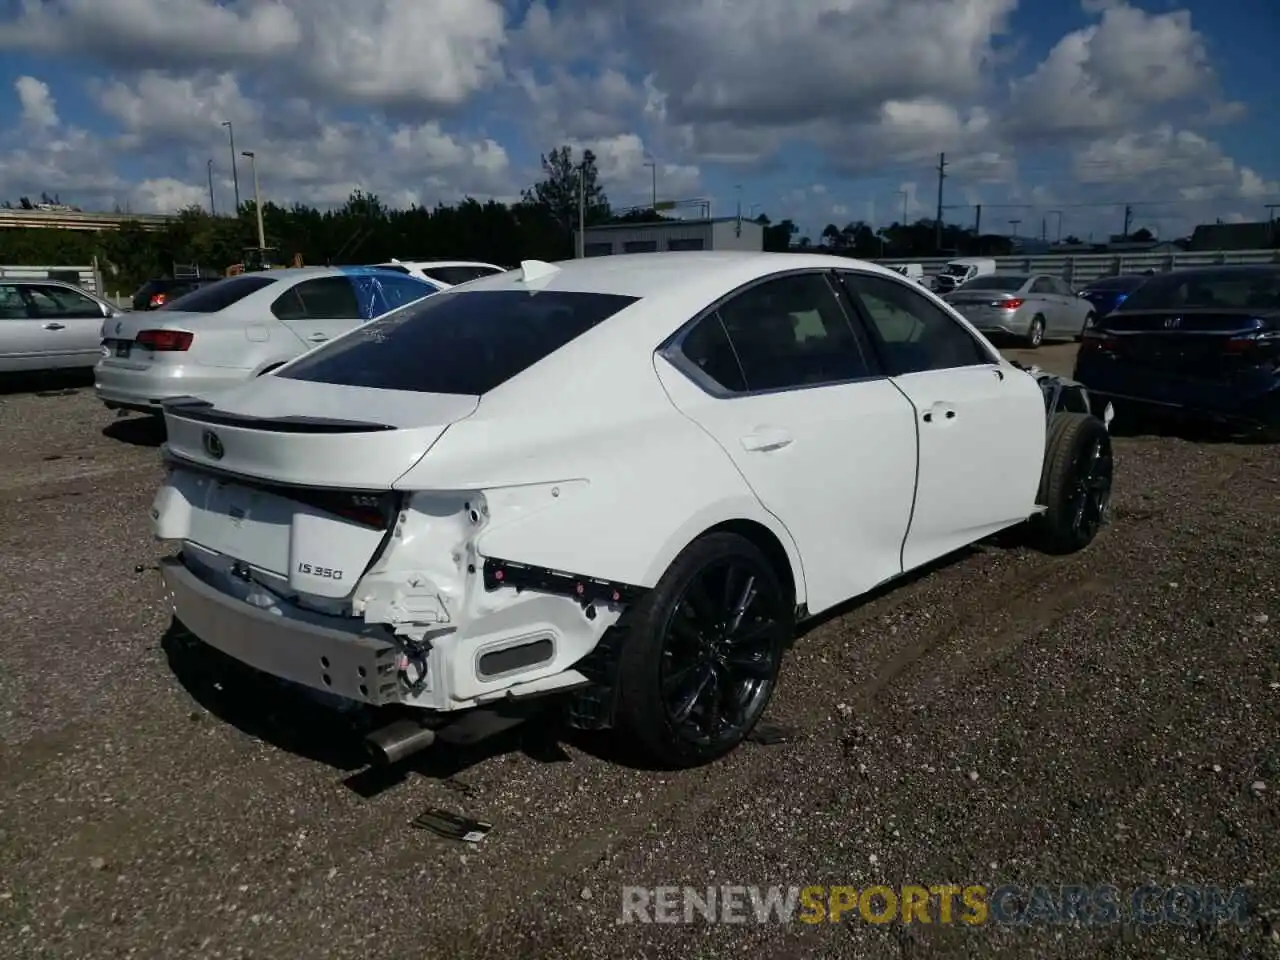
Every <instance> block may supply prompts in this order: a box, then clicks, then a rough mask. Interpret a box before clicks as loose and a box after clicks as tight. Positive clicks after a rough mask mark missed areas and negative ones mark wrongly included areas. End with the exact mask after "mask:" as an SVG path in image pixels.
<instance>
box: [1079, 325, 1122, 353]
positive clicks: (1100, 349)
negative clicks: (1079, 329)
mask: <svg viewBox="0 0 1280 960" xmlns="http://www.w3.org/2000/svg"><path fill="white" fill-rule="evenodd" d="M1119 346H1120V340H1119V338H1117V337H1113V336H1112V335H1111V334H1109V333H1107V332H1105V331H1102V330H1086V331H1085V332H1084V336H1082V337H1081V338H1080V353H1081V354H1086V353H1115V351H1116V349H1117V348H1118V347H1119Z"/></svg>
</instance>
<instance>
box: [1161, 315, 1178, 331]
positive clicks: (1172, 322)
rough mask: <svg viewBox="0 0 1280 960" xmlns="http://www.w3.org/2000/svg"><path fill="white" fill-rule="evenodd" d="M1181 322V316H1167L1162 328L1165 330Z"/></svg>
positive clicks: (1171, 328)
mask: <svg viewBox="0 0 1280 960" xmlns="http://www.w3.org/2000/svg"><path fill="white" fill-rule="evenodd" d="M1181 323H1182V318H1181V317H1169V319H1167V320H1165V322H1164V328H1165V329H1166V330H1173V329H1174V328H1175V327H1177V326H1178V325H1179V324H1181Z"/></svg>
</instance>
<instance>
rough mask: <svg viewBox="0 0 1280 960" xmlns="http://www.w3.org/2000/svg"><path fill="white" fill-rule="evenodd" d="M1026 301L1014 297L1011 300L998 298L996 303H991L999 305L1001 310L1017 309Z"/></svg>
mask: <svg viewBox="0 0 1280 960" xmlns="http://www.w3.org/2000/svg"><path fill="white" fill-rule="evenodd" d="M1026 302H1027V301H1025V300H1023V299H1021V298H1019V297H1014V298H1013V299H1011V300H997V301H996V302H995V303H993V304H991V305H992V306H993V307H999V308H1000V309H1001V310H1017V309H1018V308H1019V307H1020V306H1022V305H1023V304H1024V303H1026Z"/></svg>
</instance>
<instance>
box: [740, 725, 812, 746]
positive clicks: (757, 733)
mask: <svg viewBox="0 0 1280 960" xmlns="http://www.w3.org/2000/svg"><path fill="white" fill-rule="evenodd" d="M799 733H800V732H799V731H798V730H797V729H796V728H795V727H792V726H789V725H787V724H785V723H779V722H778V721H776V720H761V721H760V722H759V723H757V724H756V725H755V727H754V728H752V730H751V732H750V733H749V734H747V739H748V740H750V741H751V742H752V743H758V744H760V745H761V746H765V747H768V746H772V745H773V744H775V743H787V742H788V741H790V740H794V739H796V737H797V736H799Z"/></svg>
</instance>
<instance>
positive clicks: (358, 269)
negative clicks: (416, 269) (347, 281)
mask: <svg viewBox="0 0 1280 960" xmlns="http://www.w3.org/2000/svg"><path fill="white" fill-rule="evenodd" d="M393 272H394V271H391V270H385V269H380V268H379V267H376V266H357V265H350V266H347V265H343V266H337V267H282V268H280V269H278V270H249V271H246V272H244V273H238V274H236V275H235V276H232V277H227V278H225V279H228V280H235V279H237V278H239V277H269V278H270V279H272V280H284V281H301V280H315V279H318V278H320V277H341V276H350V277H385V276H387V275H389V274H391V273H393ZM396 275H397V276H404V275H403V274H396Z"/></svg>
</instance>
